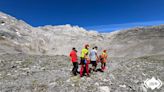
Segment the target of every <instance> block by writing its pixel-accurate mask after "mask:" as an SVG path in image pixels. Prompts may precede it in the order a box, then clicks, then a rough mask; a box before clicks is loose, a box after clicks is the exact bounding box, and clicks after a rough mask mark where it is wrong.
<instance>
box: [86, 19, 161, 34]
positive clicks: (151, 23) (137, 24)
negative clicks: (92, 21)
mask: <svg viewBox="0 0 164 92" xmlns="http://www.w3.org/2000/svg"><path fill="white" fill-rule="evenodd" d="M161 24H164V21H149V22H135V23H125V24H111V25H100V26H91V27H86V29H88V30H96V31H98V32H112V31H116V30H123V29H129V28H134V27H144V26H155V25H161Z"/></svg>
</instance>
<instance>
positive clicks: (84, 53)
mask: <svg viewBox="0 0 164 92" xmlns="http://www.w3.org/2000/svg"><path fill="white" fill-rule="evenodd" d="M88 50H89V45H88V44H86V45H85V48H84V49H82V51H81V56H80V58H81V62H80V63H81V69H80V77H82V76H83V73H84V72H83V71H84V70H85V71H86V73H87V76H88V77H89V76H90V75H89V58H88V54H89V51H88ZM84 68H85V69H84Z"/></svg>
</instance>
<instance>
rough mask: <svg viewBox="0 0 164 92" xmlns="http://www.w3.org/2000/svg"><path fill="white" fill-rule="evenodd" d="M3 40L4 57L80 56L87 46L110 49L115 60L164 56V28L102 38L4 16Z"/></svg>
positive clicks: (0, 18) (0, 20)
mask: <svg viewBox="0 0 164 92" xmlns="http://www.w3.org/2000/svg"><path fill="white" fill-rule="evenodd" d="M0 39H1V41H0V44H1V45H0V50H1V52H4V53H14V52H24V53H30V54H46V55H57V54H58V55H59V54H60V55H67V54H68V53H69V51H70V50H71V48H72V47H76V48H77V50H78V51H79V52H80V50H81V48H83V45H84V44H86V43H89V44H90V45H91V47H93V46H95V45H97V46H99V49H100V50H102V49H107V50H108V51H109V55H110V56H112V57H113V56H118V57H125V56H129V57H132V56H134V57H136V56H143V55H147V54H150V55H152V54H163V53H164V49H163V46H162V45H164V40H163V39H164V26H162V25H161V26H154V27H144V28H134V29H129V30H125V31H116V32H113V33H106V34H101V33H98V32H96V31H87V30H85V29H83V28H81V27H78V26H71V25H60V26H50V25H49V26H48V25H47V26H43V27H32V26H30V25H28V24H26V23H25V22H23V21H22V20H17V19H15V18H14V17H11V16H9V15H6V14H4V13H2V12H1V13H0Z"/></svg>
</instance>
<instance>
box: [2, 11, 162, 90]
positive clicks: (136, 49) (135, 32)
mask: <svg viewBox="0 0 164 92" xmlns="http://www.w3.org/2000/svg"><path fill="white" fill-rule="evenodd" d="M86 43H89V44H90V47H93V46H95V45H97V46H98V47H99V54H100V51H102V50H103V49H107V51H108V54H109V59H108V63H107V69H106V71H105V72H104V73H101V72H96V73H95V72H94V73H91V77H82V78H80V77H79V75H78V76H72V75H71V73H70V72H71V68H72V64H71V63H70V61H69V58H68V54H69V51H70V50H71V48H72V47H76V48H77V50H78V54H79V53H80V50H81V49H82V48H83V45H84V44H86ZM163 45H164V26H163V25H161V26H153V27H144V28H134V29H129V30H123V31H115V32H112V33H104V34H101V33H98V32H96V31H87V30H85V29H83V28H80V27H78V26H71V25H60V26H50V25H49V26H44V27H32V26H30V25H28V24H26V23H25V22H23V21H22V20H17V19H15V18H14V17H11V16H9V15H7V14H4V13H2V12H0V92H164V87H163V86H162V87H161V88H160V89H155V90H154V91H152V90H151V89H147V88H146V87H145V86H144V84H143V82H144V81H145V80H146V79H147V78H152V77H156V78H159V79H161V81H164V63H163V61H164V49H163ZM99 67H100V64H98V68H99Z"/></svg>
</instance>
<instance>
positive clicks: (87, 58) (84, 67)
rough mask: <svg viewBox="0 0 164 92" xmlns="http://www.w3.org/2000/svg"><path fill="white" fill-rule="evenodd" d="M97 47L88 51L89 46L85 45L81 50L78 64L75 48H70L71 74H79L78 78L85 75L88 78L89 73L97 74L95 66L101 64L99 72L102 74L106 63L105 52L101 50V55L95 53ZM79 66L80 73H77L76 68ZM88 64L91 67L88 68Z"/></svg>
mask: <svg viewBox="0 0 164 92" xmlns="http://www.w3.org/2000/svg"><path fill="white" fill-rule="evenodd" d="M97 50H98V47H97V46H95V47H93V48H92V50H91V51H89V45H88V44H86V45H85V47H84V48H83V49H82V50H81V55H80V59H81V60H80V62H78V56H77V50H76V48H74V47H73V48H72V51H71V52H70V55H69V56H70V60H71V62H72V63H73V69H72V74H73V75H75V76H76V75H77V74H78V73H80V77H82V76H84V75H85V73H86V74H87V76H88V77H89V76H90V72H91V71H93V72H97V69H96V68H97V65H98V63H99V62H100V63H101V71H102V72H103V71H104V70H105V69H106V62H107V51H106V50H103V52H102V54H101V55H98V53H97ZM79 64H80V65H81V68H80V72H78V66H79ZM89 64H92V67H91V68H90V67H89Z"/></svg>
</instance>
